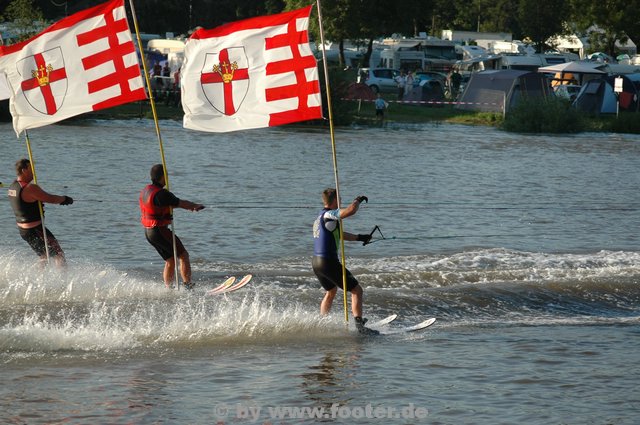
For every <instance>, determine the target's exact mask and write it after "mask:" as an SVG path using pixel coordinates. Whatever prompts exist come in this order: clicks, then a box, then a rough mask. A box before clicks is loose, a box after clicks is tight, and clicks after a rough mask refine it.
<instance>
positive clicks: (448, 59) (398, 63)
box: [380, 37, 457, 72]
mask: <svg viewBox="0 0 640 425" xmlns="http://www.w3.org/2000/svg"><path fill="white" fill-rule="evenodd" d="M384 43H385V44H386V45H388V46H389V48H387V49H385V50H383V51H382V52H380V61H381V63H382V66H383V67H386V68H395V69H404V70H407V71H415V70H424V71H440V72H449V70H450V69H451V67H452V66H453V64H454V63H455V62H456V60H457V56H456V48H455V44H454V43H453V42H451V41H449V40H441V39H439V38H435V37H426V38H411V39H401V40H396V39H385V41H384Z"/></svg>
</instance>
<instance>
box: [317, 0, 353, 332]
mask: <svg viewBox="0 0 640 425" xmlns="http://www.w3.org/2000/svg"><path fill="white" fill-rule="evenodd" d="M316 5H317V8H318V28H319V30H320V43H321V45H322V64H323V67H324V82H325V88H326V91H327V111H328V112H329V132H330V134H331V153H332V158H333V175H334V178H335V182H336V197H337V198H338V211H340V203H341V200H340V179H339V177H338V156H337V153H336V137H335V131H334V126H333V109H332V107H331V89H330V85H329V67H328V65H327V54H326V52H325V49H324V46H325V45H324V30H323V27H322V7H321V6H320V0H317V1H316ZM339 228H340V256H341V262H342V294H343V297H342V299H343V305H344V320H345V321H346V322H348V321H349V308H348V306H347V265H346V260H345V253H344V225H343V223H342V220H340V226H339Z"/></svg>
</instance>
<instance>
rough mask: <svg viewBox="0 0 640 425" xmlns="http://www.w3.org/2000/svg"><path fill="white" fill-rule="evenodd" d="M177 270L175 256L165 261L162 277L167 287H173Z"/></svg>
mask: <svg viewBox="0 0 640 425" xmlns="http://www.w3.org/2000/svg"><path fill="white" fill-rule="evenodd" d="M175 270H176V262H175V260H174V259H173V257H171V258H168V259H166V260H165V261H164V271H163V272H162V278H163V279H164V284H165V285H167V288H171V286H172V285H173V281H174V280H175V278H174V276H175Z"/></svg>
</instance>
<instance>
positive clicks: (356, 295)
mask: <svg viewBox="0 0 640 425" xmlns="http://www.w3.org/2000/svg"><path fill="white" fill-rule="evenodd" d="M362 295H363V294H362V286H360V285H358V286H356V287H355V288H353V289H352V290H351V313H353V317H362Z"/></svg>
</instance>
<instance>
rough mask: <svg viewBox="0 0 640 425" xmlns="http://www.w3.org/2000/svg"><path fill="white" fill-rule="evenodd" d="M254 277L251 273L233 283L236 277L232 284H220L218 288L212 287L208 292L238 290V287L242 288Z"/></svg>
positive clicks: (215, 293) (224, 292) (212, 293)
mask: <svg viewBox="0 0 640 425" xmlns="http://www.w3.org/2000/svg"><path fill="white" fill-rule="evenodd" d="M252 277H253V276H252V275H250V274H248V275H245V276H244V277H243V278H242V279H240V280H239V281H238V282H237V283H235V284H234V283H233V282H235V278H234V280H233V281H232V282H231V283H230V284H228V285H226V286H222V285H220V286H219V287H218V288H215V289H212V290H211V291H209V292H207V295H219V294H228V293H229V292H233V291H237V290H238V289H240V288H242V287H244V286H245V285H246V284H248V283H249V281H251V278H252ZM225 283H226V282H225Z"/></svg>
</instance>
